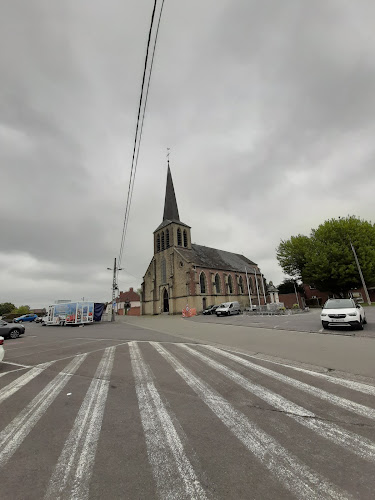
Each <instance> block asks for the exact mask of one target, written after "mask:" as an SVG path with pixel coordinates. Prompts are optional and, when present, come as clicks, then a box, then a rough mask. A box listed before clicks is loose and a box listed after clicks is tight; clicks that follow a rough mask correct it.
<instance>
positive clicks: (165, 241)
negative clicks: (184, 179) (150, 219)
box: [154, 158, 191, 255]
mask: <svg viewBox="0 0 375 500" xmlns="http://www.w3.org/2000/svg"><path fill="white" fill-rule="evenodd" d="M172 247H182V248H187V249H191V234H190V226H188V225H187V224H185V223H184V222H181V221H180V215H179V213H178V207H177V200H176V194H175V192H174V187H173V181H172V174H171V169H170V167H169V158H168V172H167V187H166V190H165V202H164V214H163V222H162V223H161V224H160V225H159V226H158V227H157V228H156V229H155V231H154V255H156V254H158V253H159V252H163V251H164V250H167V249H168V248H172Z"/></svg>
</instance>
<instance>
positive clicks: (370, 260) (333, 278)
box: [277, 216, 375, 295]
mask: <svg viewBox="0 0 375 500" xmlns="http://www.w3.org/2000/svg"><path fill="white" fill-rule="evenodd" d="M304 239H307V240H308V243H307V242H306V241H305V240H304ZM304 241H305V244H304V243H303V242H304ZM350 242H351V243H352V244H353V246H354V248H355V250H356V252H357V256H358V260H359V263H360V265H361V269H362V272H363V275H364V278H365V281H366V283H367V284H374V283H375V225H374V224H371V223H370V222H367V221H364V220H361V219H359V218H358V217H355V216H348V217H345V218H339V219H330V220H327V221H325V222H324V223H323V224H321V225H320V226H319V227H318V228H317V229H312V230H311V235H310V237H307V236H303V237H301V235H298V236H297V237H292V238H291V239H290V240H286V241H281V243H280V245H279V247H278V249H277V259H278V261H279V264H280V266H281V267H282V269H283V270H284V272H285V273H286V274H288V275H289V276H292V277H297V276H298V277H300V278H301V279H302V280H303V282H304V283H307V284H309V285H314V286H315V287H316V288H318V289H319V290H321V291H330V292H333V293H335V294H343V295H346V294H347V292H348V291H349V290H350V289H352V288H357V287H360V286H361V285H362V284H361V280H360V276H359V273H358V269H357V266H356V263H355V260H354V255H353V252H352V249H351V246H350Z"/></svg>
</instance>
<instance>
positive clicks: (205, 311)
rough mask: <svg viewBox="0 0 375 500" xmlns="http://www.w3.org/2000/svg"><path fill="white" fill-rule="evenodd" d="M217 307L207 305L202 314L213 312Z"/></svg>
mask: <svg viewBox="0 0 375 500" xmlns="http://www.w3.org/2000/svg"><path fill="white" fill-rule="evenodd" d="M218 307H219V306H209V307H207V308H206V309H205V310H204V311H203V314H215V311H216V309H217V308H218Z"/></svg>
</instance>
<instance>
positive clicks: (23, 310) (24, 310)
mask: <svg viewBox="0 0 375 500" xmlns="http://www.w3.org/2000/svg"><path fill="white" fill-rule="evenodd" d="M14 312H16V313H17V314H27V313H29V312H30V306H20V307H18V308H17V309H16V310H15V311H14Z"/></svg>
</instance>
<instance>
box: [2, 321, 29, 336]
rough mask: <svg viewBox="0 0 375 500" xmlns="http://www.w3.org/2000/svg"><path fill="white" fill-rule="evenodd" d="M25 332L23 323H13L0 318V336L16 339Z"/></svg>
mask: <svg viewBox="0 0 375 500" xmlns="http://www.w3.org/2000/svg"><path fill="white" fill-rule="evenodd" d="M24 333H25V327H24V326H23V325H15V324H13V323H7V322H6V321H3V320H0V336H1V337H4V338H10V339H16V338H18V337H19V336H20V335H23V334H24Z"/></svg>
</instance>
